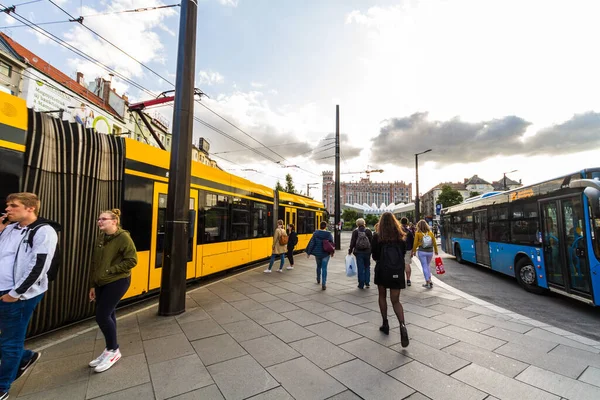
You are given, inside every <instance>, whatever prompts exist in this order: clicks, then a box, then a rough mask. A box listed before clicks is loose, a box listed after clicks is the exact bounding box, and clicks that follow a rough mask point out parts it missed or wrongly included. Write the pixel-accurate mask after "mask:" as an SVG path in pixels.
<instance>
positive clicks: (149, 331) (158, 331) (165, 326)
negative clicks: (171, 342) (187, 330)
mask: <svg viewBox="0 0 600 400" xmlns="http://www.w3.org/2000/svg"><path fill="white" fill-rule="evenodd" d="M140 333H141V335H142V339H143V340H149V339H155V338H159V337H164V336H171V335H177V334H180V333H182V332H181V328H180V327H179V325H178V324H177V323H174V320H173V319H172V318H169V319H166V320H159V321H156V322H153V323H145V324H140Z"/></svg>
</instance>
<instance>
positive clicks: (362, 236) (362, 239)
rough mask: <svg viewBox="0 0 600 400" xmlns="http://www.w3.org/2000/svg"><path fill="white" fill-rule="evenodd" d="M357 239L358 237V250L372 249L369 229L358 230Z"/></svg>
mask: <svg viewBox="0 0 600 400" xmlns="http://www.w3.org/2000/svg"><path fill="white" fill-rule="evenodd" d="M356 233H357V239H356V250H361V251H364V250H371V242H370V241H369V237H368V236H367V230H366V229H365V230H364V231H362V232H361V231H360V230H357V231H356Z"/></svg>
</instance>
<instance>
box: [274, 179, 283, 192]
mask: <svg viewBox="0 0 600 400" xmlns="http://www.w3.org/2000/svg"><path fill="white" fill-rule="evenodd" d="M275 190H277V191H278V192H285V189H284V188H283V186H281V183H279V181H277V184H276V185H275Z"/></svg>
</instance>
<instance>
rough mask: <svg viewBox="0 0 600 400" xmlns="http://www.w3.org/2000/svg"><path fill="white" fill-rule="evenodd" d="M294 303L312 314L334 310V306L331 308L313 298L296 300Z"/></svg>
mask: <svg viewBox="0 0 600 400" xmlns="http://www.w3.org/2000/svg"><path fill="white" fill-rule="evenodd" d="M296 305H297V306H298V307H300V308H302V309H304V310H306V311H310V312H311V313H313V314H322V313H326V312H328V311H336V310H335V308H331V307H329V306H327V305H325V304H323V303H319V302H318V301H313V300H308V301H301V302H297V303H296Z"/></svg>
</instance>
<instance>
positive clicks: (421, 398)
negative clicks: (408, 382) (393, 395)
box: [405, 392, 489, 400]
mask: <svg viewBox="0 0 600 400" xmlns="http://www.w3.org/2000/svg"><path fill="white" fill-rule="evenodd" d="M488 399H489V397H486V398H485V400H488ZM405 400H429V397H427V396H425V395H423V394H421V393H419V392H415V393H413V394H411V395H410V396H408V397H407V398H406V399H405Z"/></svg>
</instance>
